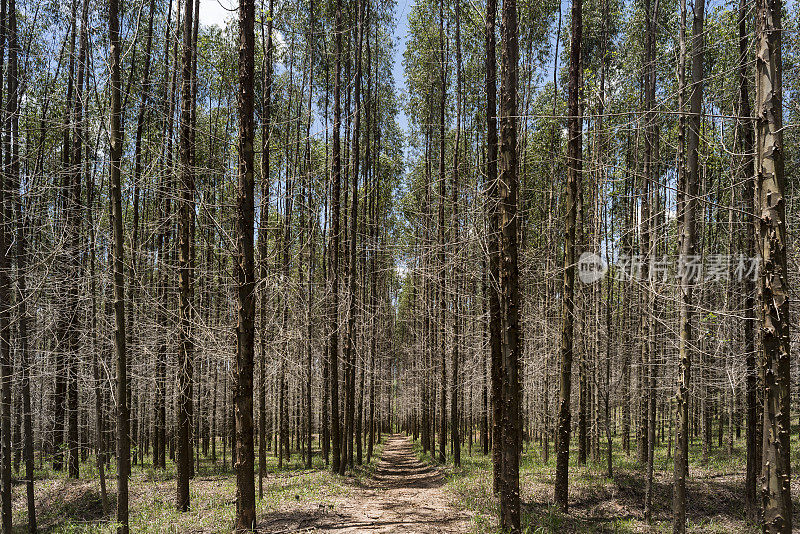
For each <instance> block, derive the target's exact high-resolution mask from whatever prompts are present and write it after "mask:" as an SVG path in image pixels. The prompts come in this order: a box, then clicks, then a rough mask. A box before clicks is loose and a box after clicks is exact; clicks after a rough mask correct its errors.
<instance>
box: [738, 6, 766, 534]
mask: <svg viewBox="0 0 800 534" xmlns="http://www.w3.org/2000/svg"><path fill="white" fill-rule="evenodd" d="M749 15H750V2H748V1H747V0H740V1H739V13H738V17H739V63H738V66H737V77H738V78H739V102H738V105H739V110H738V115H739V117H742V119H740V120H739V121H737V123H736V127H737V128H738V135H737V136H736V137H737V139H738V140H739V143H740V144H739V149H738V152H739V153H740V154H742V155H743V156H742V161H741V163H740V164H739V166H738V168H739V177H738V178H739V180H740V182H741V183H742V184H743V188H742V213H743V214H748V213H755V205H754V204H753V193H754V190H755V165H754V162H753V144H754V142H753V133H754V131H753V123H752V120H750V119H748V118H747V117H750V114H751V110H750V89H749V87H748V77H749V74H750V73H749V71H748V63H749V60H748V55H749V53H750V50H749V48H750V45H749V35H748V29H747V18H748V17H749ZM755 224H756V223H755V221H753V220H752V218H751V217H750V216H747V215H745V238H744V255H745V257H747V258H753V257H755V254H756V242H755ZM742 282H743V285H744V288H743V289H744V313H745V319H744V321H743V322H742V327H743V331H742V334H743V335H742V338H743V339H744V350H745V367H746V370H747V376H746V382H745V397H746V400H745V404H746V412H747V422H746V431H745V434H746V436H745V440H746V443H747V445H746V456H747V467H746V475H745V507H746V508H747V516H748V518H749V519H750V520H751V521H757V520H758V516H759V512H760V510H761V506H760V503H759V499H758V497H757V490H758V488H757V485H758V477H759V475H760V474H761V445H762V442H761V439H762V435H763V434H762V428H761V427H760V425H759V422H760V415H761V414H760V413H759V412H760V410H759V408H761V402H759V398H758V369H757V367H756V333H755V325H756V308H755V292H756V288H755V283H754V280H753V278H752V277H751V276H745V277H744V280H742Z"/></svg>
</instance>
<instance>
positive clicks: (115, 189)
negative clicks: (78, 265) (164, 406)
mask: <svg viewBox="0 0 800 534" xmlns="http://www.w3.org/2000/svg"><path fill="white" fill-rule="evenodd" d="M108 33H109V40H110V42H111V50H110V52H111V79H110V82H111V128H110V131H109V133H110V139H111V147H110V156H111V168H110V170H109V185H110V203H111V206H110V209H111V230H112V233H113V235H114V248H113V254H114V352H115V356H116V361H117V391H116V396H117V399H116V401H117V523H118V525H119V526H118V527H117V534H128V475H129V474H130V454H131V451H130V443H129V441H128V423H129V417H130V414H129V412H128V397H127V395H128V369H127V367H128V363H127V358H126V354H125V271H124V269H125V267H124V265H125V249H124V246H125V239H124V235H123V233H122V216H123V215H122V184H121V176H120V174H121V166H122V106H121V102H120V100H121V99H120V70H121V68H120V40H119V0H110V1H109V9H108Z"/></svg>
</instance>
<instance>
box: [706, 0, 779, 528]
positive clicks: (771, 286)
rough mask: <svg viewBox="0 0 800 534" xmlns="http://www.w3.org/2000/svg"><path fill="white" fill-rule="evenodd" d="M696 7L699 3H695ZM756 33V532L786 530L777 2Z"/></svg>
mask: <svg viewBox="0 0 800 534" xmlns="http://www.w3.org/2000/svg"><path fill="white" fill-rule="evenodd" d="M701 1H702V0H701ZM756 21H757V27H756V102H755V112H756V202H757V203H758V204H757V205H758V208H757V210H756V213H757V217H758V238H757V239H758V250H759V253H760V256H761V265H760V270H759V301H760V302H759V307H760V310H759V313H760V315H761V365H762V366H763V371H762V376H763V377H764V384H763V388H764V393H763V394H764V445H763V452H762V466H761V469H762V473H761V480H762V488H761V499H762V506H763V508H764V513H763V523H762V530H763V531H764V532H769V533H789V532H791V531H792V499H791V492H790V485H789V482H790V471H791V469H790V467H791V464H790V455H789V437H790V435H791V429H790V426H789V414H790V411H789V410H790V397H791V393H790V384H791V376H790V365H791V360H790V359H791V352H790V347H789V280H788V275H787V270H786V199H785V197H784V189H785V187H786V178H785V176H784V170H783V169H784V163H783V158H784V147H783V116H782V115H783V85H782V62H781V30H782V26H781V1H780V0H760V1H759V3H758V12H757V17H756Z"/></svg>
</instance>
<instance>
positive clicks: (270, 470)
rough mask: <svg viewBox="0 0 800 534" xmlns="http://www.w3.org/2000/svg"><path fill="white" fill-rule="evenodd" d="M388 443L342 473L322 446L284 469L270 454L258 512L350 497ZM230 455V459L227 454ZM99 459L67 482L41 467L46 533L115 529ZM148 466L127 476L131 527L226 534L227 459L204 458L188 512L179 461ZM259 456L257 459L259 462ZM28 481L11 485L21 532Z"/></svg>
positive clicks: (231, 480) (141, 533) (229, 520)
mask: <svg viewBox="0 0 800 534" xmlns="http://www.w3.org/2000/svg"><path fill="white" fill-rule="evenodd" d="M382 448H383V446H382V444H381V443H378V444H376V446H375V449H374V451H373V460H372V462H371V464H369V465H366V464H365V465H362V466H355V468H354V469H353V470H352V471H351V472H348V474H347V475H346V476H344V477H340V476H337V475H334V474H333V473H331V471H330V469H329V468H327V467H326V466H325V462H324V460H323V458H322V457H321V455H320V453H319V450H315V451H314V456H313V466H312V468H311V469H306V467H305V464H304V463H303V462H302V461H301V459H300V456H299V455H298V454H297V453H296V452H295V453H293V458H292V460H290V461H289V462H284V465H283V466H282V467H280V468H279V467H278V462H277V458H276V457H275V456H274V454H272V453H270V452H268V453H267V462H266V472H267V475H266V477H265V479H264V496H263V498H261V499H259V498H258V475H257V472H256V477H255V484H256V516H257V518H259V520H260V519H261V518H263V517H264V516H268V515H269V514H271V513H274V512H277V511H282V510H288V509H291V508H295V507H298V506H319V507H328V508H335V502H336V500H337V499H338V500H341V498H343V497H346V496H347V495H348V494H349V493H350V492H352V491H354V490H355V488H357V487H358V486H359V485H360V483H361V482H363V481H364V480H365V479H367V478H369V477H370V476H371V475H372V473H373V471H374V469H375V465H376V463H377V459H378V458H380V455H381V451H382ZM228 461H230V460H228ZM93 462H94V459H93V458H90V462H86V463H83V464H81V479H79V480H69V479H67V478H66V476H65V474H64V473H62V472H56V471H53V470H52V469H50V468H48V467H43V468H42V469H37V470H36V482H35V494H36V511H37V522H38V526H39V531H40V532H46V533H59V534H61V533H64V534H73V533H89V532H91V533H98V534H112V533H115V532H116V523H115V522H114V518H115V509H116V502H115V497H116V470H115V468H114V463H113V462H112V463H111V465H110V467H109V469H107V470H106V471H107V472H106V478H107V484H108V496H109V500H110V506H109V513H108V514H105V513H103V506H102V501H101V498H100V484H99V479H98V473H97V469H96V465H95V464H94V463H93ZM148 462H149V460H146V462H145V465H144V466H142V465H138V466H133V467H132V472H131V476H130V480H129V492H130V523H129V524H130V530H131V532H132V533H136V534H156V533H157V534H171V533H175V534H177V533H184V532H203V533H209V534H211V533H228V532H230V531H231V527H232V525H233V521H234V513H235V499H236V475H235V473H234V471H233V470H232V469H231V468H230V467H228V468H225V467H223V465H222V462H221V457H219V458H218V459H217V463H212V462H211V461H210V459H207V458H201V461H200V463H199V465H198V466H197V472H196V474H195V477H194V479H193V480H192V481H191V483H190V485H189V491H190V502H191V509H190V511H189V512H187V513H178V512H177V511H176V510H175V492H176V487H175V484H176V482H175V474H176V469H175V465H174V463H173V462H172V461H170V460H169V459H168V460H167V466H166V469H164V470H157V469H153V468H152V466H151V465H150V464H149V463H148ZM257 464H258V459H257V458H256V465H257ZM25 495H26V494H25V485H24V484H23V483H17V484H15V485H14V488H13V507H14V525H16V527H15V532H20V533H22V532H27V505H26V496H25Z"/></svg>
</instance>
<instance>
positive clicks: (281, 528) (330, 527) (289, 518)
mask: <svg viewBox="0 0 800 534" xmlns="http://www.w3.org/2000/svg"><path fill="white" fill-rule="evenodd" d="M442 486H443V476H442V473H441V472H440V471H439V470H438V469H436V468H434V467H431V466H429V465H426V464H423V463H421V462H420V461H419V460H417V458H416V456H415V455H414V451H413V450H412V448H411V443H410V442H409V440H408V438H405V437H403V436H400V435H394V436H390V437H389V438H388V440H387V442H386V444H385V445H384V448H383V457H382V458H381V460H380V462H379V463H378V465H377V468H376V470H375V474H374V475H373V476H372V477H371V478H370V479H369V480H367V481H366V483H365V484H362V485H361V486H359V487H354V488H353V491H352V492H351V494H350V495H348V496H347V497H346V498H343V499H341V500H337V501H336V502H335V504H334V506H333V507H332V508H328V507H325V506H322V505H319V506H318V507H317V508H311V507H300V506H298V507H297V508H294V509H291V510H286V511H282V512H277V513H273V514H270V515H269V516H267V517H265V518H264V519H263V520H262V521H260V522H259V525H258V526H259V531H263V532H271V533H274V534H278V533H284V534H289V533H300V532H336V533H348V534H352V533H369V534H375V533H381V534H385V533H398V534H399V533H403V534H434V533H439V534H464V533H466V532H469V531H470V530H471V528H470V518H469V515H468V514H467V513H466V512H463V511H460V510H456V509H454V508H453V507H452V506H450V504H449V502H450V500H451V499H450V498H449V496H448V495H447V494H446V493H445V491H444V490H443V489H442Z"/></svg>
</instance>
